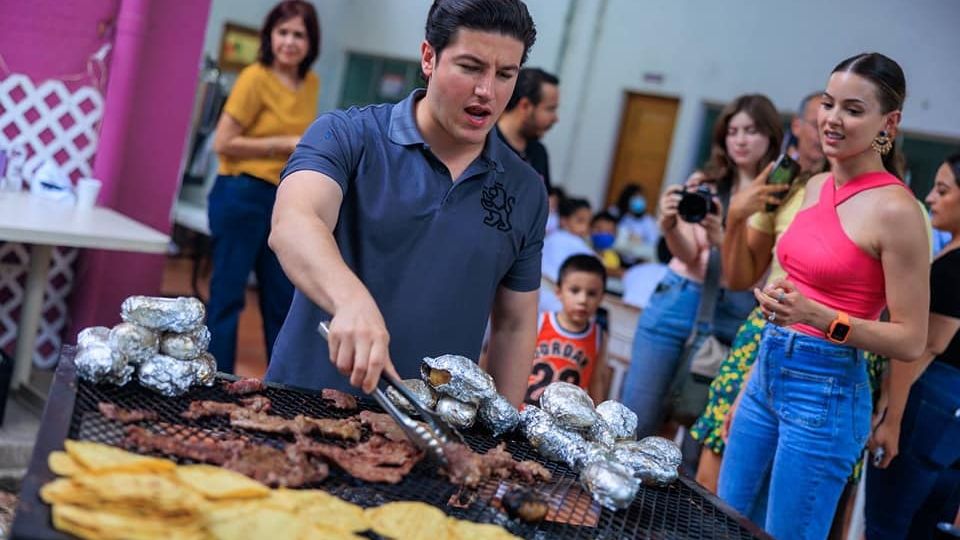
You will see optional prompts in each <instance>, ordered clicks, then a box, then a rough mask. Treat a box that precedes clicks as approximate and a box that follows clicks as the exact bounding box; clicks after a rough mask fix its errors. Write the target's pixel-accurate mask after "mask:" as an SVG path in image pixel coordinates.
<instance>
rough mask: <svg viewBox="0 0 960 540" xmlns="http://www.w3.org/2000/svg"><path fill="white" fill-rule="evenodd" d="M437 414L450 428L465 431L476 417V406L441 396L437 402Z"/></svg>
mask: <svg viewBox="0 0 960 540" xmlns="http://www.w3.org/2000/svg"><path fill="white" fill-rule="evenodd" d="M437 414H439V415H440V418H442V419H443V420H444V421H446V422H447V423H448V424H450V425H451V426H453V427H456V428H464V429H466V428H468V427H470V426H472V425H473V421H474V420H475V419H476V417H477V406H476V405H474V404H473V403H464V402H462V401H457V400H456V399H453V398H452V397H450V396H443V397H441V398H440V399H438V400H437Z"/></svg>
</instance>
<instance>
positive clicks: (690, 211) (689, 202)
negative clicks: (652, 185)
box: [677, 186, 720, 223]
mask: <svg viewBox="0 0 960 540" xmlns="http://www.w3.org/2000/svg"><path fill="white" fill-rule="evenodd" d="M719 210H720V209H719V208H717V203H715V202H713V192H712V191H710V188H709V187H707V186H697V187H695V188H686V189H684V190H683V191H681V192H680V203H679V204H678V205H677V215H679V216H680V219H682V220H684V221H686V222H687V223H700V222H701V221H703V219H704V218H705V217H707V214H716V213H717V212H718V211H719Z"/></svg>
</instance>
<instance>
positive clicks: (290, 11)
mask: <svg viewBox="0 0 960 540" xmlns="http://www.w3.org/2000/svg"><path fill="white" fill-rule="evenodd" d="M294 17H300V18H302V19H303V26H305V27H306V29H307V45H308V46H309V47H310V49H309V50H307V56H305V57H304V59H303V60H302V61H301V62H300V65H298V66H297V75H298V76H299V77H300V78H301V79H302V78H304V77H306V76H307V72H308V71H310V66H312V65H313V63H314V62H315V61H316V60H317V57H318V56H320V22H319V19H318V18H317V11H316V10H315V9H314V8H313V4H311V3H310V2H304V1H303V0H284V1H283V2H280V3H279V4H277V5H276V6H274V7H273V9H271V10H270V13H268V14H267V18H266V20H264V21H263V27H262V28H261V29H260V63H261V64H263V65H264V66H266V67H270V66H271V65H273V59H274V58H273V46H272V43H271V39H270V36H271V34H272V33H273V28H274V27H275V26H277V25H278V24H280V23H282V22H285V21H288V20H290V19H292V18H294Z"/></svg>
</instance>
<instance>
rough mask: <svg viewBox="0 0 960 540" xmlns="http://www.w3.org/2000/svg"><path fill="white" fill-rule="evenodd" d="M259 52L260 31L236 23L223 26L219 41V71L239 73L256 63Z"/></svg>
mask: <svg viewBox="0 0 960 540" xmlns="http://www.w3.org/2000/svg"><path fill="white" fill-rule="evenodd" d="M259 52H260V31H259V30H258V29H256V28H250V27H249V26H243V25H239V24H236V23H230V22H228V23H226V24H224V25H223V37H222V38H221V39H220V69H222V70H224V71H240V70H241V69H243V68H245V67H247V65H249V64H252V63H254V62H256V61H257V54H258V53H259Z"/></svg>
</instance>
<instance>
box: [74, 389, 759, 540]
mask: <svg viewBox="0 0 960 540" xmlns="http://www.w3.org/2000/svg"><path fill="white" fill-rule="evenodd" d="M264 393H265V394H266V395H267V396H268V397H269V398H270V400H271V401H272V409H271V414H276V415H279V416H283V417H286V418H292V417H293V416H295V415H297V414H306V415H309V416H314V417H317V418H342V417H346V416H349V415H350V414H352V413H345V412H342V411H338V410H336V409H334V408H332V407H329V406H327V405H326V404H325V402H324V401H323V400H322V399H320V397H319V396H317V395H312V394H308V393H304V392H300V391H296V390H292V389H288V388H276V387H270V388H267V389H266V390H265V392H264ZM195 399H210V400H216V401H236V397H235V396H231V395H229V394H227V393H226V392H224V391H223V390H222V389H221V385H220V384H219V381H218V384H217V385H215V386H214V387H211V388H198V389H196V390H194V391H192V392H190V393H189V394H188V395H186V396H181V397H179V398H164V397H162V396H159V395H157V394H154V393H152V392H150V391H148V390H145V389H143V388H141V387H139V386H137V385H136V384H129V385H127V386H125V387H115V386H108V385H93V384H90V383H87V382H85V381H78V384H77V397H76V403H75V406H74V410H73V415H72V418H71V423H70V429H69V437H71V438H77V439H87V440H94V441H99V442H103V443H108V444H113V445H118V446H119V445H120V444H121V441H122V439H123V427H122V426H121V425H119V424H118V423H116V422H113V421H111V420H107V419H106V418H104V417H103V416H101V415H100V413H99V411H98V410H97V404H98V403H99V402H101V401H105V402H109V403H113V404H115V405H118V406H120V407H124V408H128V409H146V410H152V411H155V412H156V413H157V414H158V416H159V419H158V420H157V421H153V422H141V425H143V426H144V427H148V428H149V429H152V430H154V431H156V432H162V433H165V434H168V435H178V436H182V437H205V438H221V437H225V436H231V437H235V436H237V435H242V436H244V437H247V438H249V439H250V440H251V441H252V442H255V443H258V444H269V445H273V446H278V447H279V446H280V445H282V444H283V443H284V442H286V439H284V438H283V437H282V436H280V435H272V434H263V433H257V432H251V431H245V430H238V429H236V428H232V427H231V426H230V424H229V421H228V420H227V419H225V418H207V419H203V420H185V419H183V418H181V417H180V416H179V414H180V412H182V411H184V410H186V408H187V406H188V404H189V402H190V401H192V400H195ZM360 408H361V409H369V410H375V411H379V409H378V408H377V406H376V405H375V404H374V403H373V402H372V401H368V400H360ZM464 436H465V438H466V440H467V442H468V443H469V444H470V446H471V447H472V448H473V449H474V450H476V451H480V452H483V451H486V450H488V449H490V448H492V447H493V446H495V445H496V444H497V442H498V441H496V440H494V439H493V438H492V437H490V436H489V435H487V434H486V433H485V432H482V431H479V430H470V431H466V432H464ZM507 449H508V450H509V451H510V453H511V454H513V455H514V457H516V458H518V459H532V460H536V461H538V462H540V463H543V464H544V465H545V466H546V467H547V468H548V469H550V472H551V473H553V475H554V479H555V480H554V483H552V484H550V486H547V487H546V488H544V487H543V486H541V487H540V488H539V489H540V490H541V492H543V493H544V494H545V495H547V496H548V497H550V496H553V498H555V499H565V501H566V502H567V504H566V505H565V506H566V507H568V508H569V507H572V508H575V510H574V512H573V515H572V517H571V519H570V521H571V522H573V523H583V522H585V521H589V516H588V515H587V514H588V513H593V514H596V513H599V517H597V518H595V521H596V526H595V527H588V526H579V527H578V526H572V525H565V524H560V523H556V522H544V523H541V524H539V525H528V524H523V523H518V522H514V521H512V520H509V519H508V518H507V517H506V515H505V514H503V513H502V512H500V511H498V510H497V509H495V508H494V507H493V505H492V504H491V496H492V494H493V492H495V491H496V485H494V486H492V489H490V486H486V487H487V488H488V489H481V495H484V494H486V495H487V496H486V497H483V496H481V497H478V500H476V501H474V502H473V503H472V504H470V505H469V506H468V507H466V508H456V507H452V506H449V505H448V504H447V503H448V501H449V500H450V499H451V497H452V496H453V495H454V494H455V492H456V488H454V487H453V486H452V485H451V484H449V483H448V482H447V481H446V479H444V478H442V477H440V476H439V475H438V474H437V473H436V472H435V471H434V469H433V466H432V465H431V464H430V463H428V462H426V461H423V462H421V463H419V464H418V465H417V466H416V467H414V469H413V470H412V471H411V473H410V474H409V475H407V477H406V478H404V480H403V481H402V482H400V483H398V484H395V485H388V484H374V483H368V482H363V481H360V480H356V479H354V478H352V477H351V476H349V475H347V474H346V473H344V472H342V471H340V470H339V469H337V467H336V466H331V467H330V476H329V477H328V478H327V479H326V480H324V481H323V482H322V483H320V484H319V485H317V486H311V487H319V488H322V489H324V490H326V491H329V492H331V493H333V494H335V495H337V496H339V497H341V498H343V499H345V500H348V501H351V502H354V503H357V504H360V505H362V506H375V505H379V504H383V503H386V502H391V501H399V500H419V501H424V502H427V503H429V504H432V505H434V506H437V507H440V508H443V509H444V510H445V511H446V512H447V513H448V514H450V515H453V516H455V517H458V518H461V519H468V520H471V521H477V522H486V523H496V524H498V525H501V526H504V527H505V528H507V529H508V530H510V532H512V533H514V534H516V535H518V536H522V537H525V538H603V539H620V538H631V539H633V538H651V539H661V538H663V539H666V538H723V539H741V538H743V539H749V538H755V536H754V535H752V534H751V533H750V531H748V530H747V529H745V528H744V527H742V526H741V524H740V523H739V521H738V520H737V518H735V517H733V516H730V515H728V514H727V513H725V512H724V511H722V510H721V509H720V508H718V507H717V506H716V505H715V504H713V503H712V502H710V501H708V500H707V499H706V498H705V497H704V496H703V495H701V494H700V493H698V492H697V491H695V490H694V489H691V487H690V486H689V485H688V484H686V483H685V482H677V483H675V484H673V485H672V486H670V487H668V488H646V487H642V488H641V489H640V492H639V494H638V495H637V498H636V500H635V501H634V503H633V504H632V505H631V506H630V508H628V509H626V510H623V511H619V512H612V511H609V510H606V509H599V508H598V507H597V506H596V505H594V504H591V502H590V496H589V494H587V493H586V492H584V491H583V490H581V489H580V488H579V484H578V482H577V477H576V475H575V474H574V473H573V472H572V471H570V470H569V469H568V468H567V467H565V466H563V465H560V464H558V463H554V462H550V461H546V460H544V459H543V458H541V457H540V456H539V455H538V454H537V453H536V451H535V450H534V449H533V448H532V447H531V446H530V445H529V444H528V443H526V442H525V441H522V440H520V439H519V438H514V439H510V440H508V443H507ZM158 455H159V454H158ZM167 457H174V456H167ZM175 459H176V458H175ZM178 461H181V462H187V460H183V459H178ZM492 482H493V483H496V481H492Z"/></svg>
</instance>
